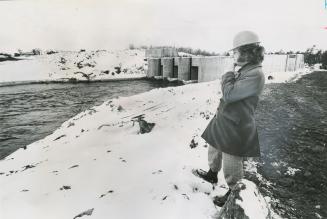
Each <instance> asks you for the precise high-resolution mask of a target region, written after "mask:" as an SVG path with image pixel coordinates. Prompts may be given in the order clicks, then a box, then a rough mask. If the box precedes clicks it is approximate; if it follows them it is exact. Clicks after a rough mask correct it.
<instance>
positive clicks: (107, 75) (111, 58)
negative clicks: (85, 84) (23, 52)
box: [0, 50, 147, 82]
mask: <svg viewBox="0 0 327 219" xmlns="http://www.w3.org/2000/svg"><path fill="white" fill-rule="evenodd" d="M144 57H145V51H144V50H121V51H115V52H111V51H105V50H100V51H85V52H69V51H63V52H58V53H55V54H51V55H39V56H29V57H25V58H24V57H19V58H24V60H20V61H5V62H0V82H13V81H16V82H17V81H49V80H50V81H53V80H60V81H62V80H68V79H71V80H72V79H73V80H110V79H123V78H141V77H145V76H146V68H147V63H146V61H144Z"/></svg>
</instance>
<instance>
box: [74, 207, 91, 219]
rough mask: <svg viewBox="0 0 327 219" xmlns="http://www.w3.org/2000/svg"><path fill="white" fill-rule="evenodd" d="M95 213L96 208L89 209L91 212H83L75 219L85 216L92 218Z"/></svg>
mask: <svg viewBox="0 0 327 219" xmlns="http://www.w3.org/2000/svg"><path fill="white" fill-rule="evenodd" d="M93 211H94V208H91V209H89V210H86V211H83V212H82V213H80V214H78V215H76V216H75V217H74V218H73V219H76V218H78V217H83V216H85V215H87V216H91V215H92V213H93Z"/></svg>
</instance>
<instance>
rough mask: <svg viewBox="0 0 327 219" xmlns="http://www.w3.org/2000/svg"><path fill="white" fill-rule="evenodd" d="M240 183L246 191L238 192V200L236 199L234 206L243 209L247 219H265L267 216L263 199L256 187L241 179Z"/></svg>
mask: <svg viewBox="0 0 327 219" xmlns="http://www.w3.org/2000/svg"><path fill="white" fill-rule="evenodd" d="M241 182H242V183H243V184H244V185H245V186H246V189H244V190H241V191H240V198H241V199H236V204H238V205H239V206H241V207H242V208H243V209H244V214H245V215H247V216H248V218H256V219H259V218H267V215H268V214H269V212H268V209H267V207H266V204H265V203H266V201H265V199H264V198H263V197H262V196H261V195H260V194H259V191H258V189H257V187H256V185H255V184H254V183H253V182H251V181H248V180H245V179H242V180H241Z"/></svg>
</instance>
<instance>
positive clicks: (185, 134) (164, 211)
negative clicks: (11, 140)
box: [0, 54, 291, 219]
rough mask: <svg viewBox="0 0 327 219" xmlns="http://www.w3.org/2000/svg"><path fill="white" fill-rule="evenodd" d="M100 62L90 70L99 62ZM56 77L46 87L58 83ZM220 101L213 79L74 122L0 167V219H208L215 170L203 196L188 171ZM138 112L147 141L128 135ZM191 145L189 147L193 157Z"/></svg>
mask: <svg viewBox="0 0 327 219" xmlns="http://www.w3.org/2000/svg"><path fill="white" fill-rule="evenodd" d="M75 55H76V54H67V57H68V56H73V57H75ZM57 56H59V55H57ZM60 56H61V55H60ZM108 56H109V55H108ZM103 57H104V56H103ZM111 57H112V58H113V59H115V56H111ZM67 59H68V58H67ZM101 59H102V58H100V57H99V59H97V63H99V66H101V64H100V63H102V64H103V65H105V63H106V61H105V60H107V59H106V58H103V60H102V62H101V61H100V60H101ZM117 59H118V58H117ZM40 60H43V59H40ZM40 60H36V59H33V60H30V61H26V62H28V63H29V64H31V63H41V61H40ZM44 60H46V61H45V62H44V63H45V64H44V65H48V64H49V62H48V61H49V60H48V59H47V58H44ZM53 60H54V61H53V62H54V63H56V60H58V59H53ZM21 62H23V61H21ZM135 62H138V61H135ZM19 65H22V64H19ZM35 65H38V64H35ZM50 65H51V64H50ZM124 65H127V64H126V63H124ZM128 65H129V66H132V67H133V66H134V62H133V61H131V62H130V63H129V64H128ZM12 67H13V68H14V64H12ZM38 67H40V66H38ZM108 68H109V67H108ZM99 69H104V67H101V68H100V67H99ZM57 73H58V75H55V76H54V77H55V78H60V77H62V75H60V74H61V73H60V72H57ZM287 75H291V74H287ZM279 76H280V74H276V79H275V80H279V79H278V77H279ZM41 77H43V75H35V78H41ZM45 78H47V76H46V77H45ZM283 78H284V75H283ZM2 79H3V78H2ZM283 80H284V79H283ZM220 97H221V92H220V81H219V80H216V81H211V82H206V83H198V84H188V85H185V86H180V87H168V88H158V89H153V90H151V91H149V92H146V93H143V94H138V95H134V96H131V97H120V98H116V99H112V100H108V101H106V102H104V103H103V104H102V105H100V106H95V107H92V108H91V109H89V110H87V111H85V112H81V113H79V114H78V115H76V116H75V117H73V118H71V119H69V120H68V121H66V122H64V123H63V124H62V126H61V127H60V128H59V129H57V130H56V131H54V133H53V134H51V135H49V136H47V137H46V138H44V139H42V140H40V141H37V142H34V143H32V144H30V145H28V146H27V149H26V150H24V149H19V150H17V151H16V152H15V153H13V154H11V155H9V156H8V157H6V158H5V159H4V160H1V161H0V187H1V190H0V218H3V219H20V218H25V219H44V218H47V219H52V218H53V219H57V218H61V219H65V218H74V217H75V216H77V215H79V214H81V213H83V212H91V209H94V210H93V212H92V215H90V216H87V218H90V219H92V218H97V219H101V218H115V219H122V218H142V219H147V218H149V219H150V218H151V219H153V218H156V219H160V218H165V219H166V218H189V219H192V218H194V219H195V218H196V219H201V218H203V219H204V218H211V217H212V216H213V215H215V213H216V212H217V211H219V208H218V207H216V206H214V204H213V202H212V198H213V196H214V195H218V194H224V193H225V192H226V191H227V185H226V182H225V180H224V178H223V174H222V171H220V173H219V176H218V177H219V184H218V185H217V186H216V187H215V188H213V187H212V186H211V184H209V183H206V182H204V181H203V180H201V179H199V178H198V177H195V176H194V175H193V174H192V173H191V170H192V169H194V168H202V169H205V170H206V169H207V168H208V166H207V145H206V144H205V142H204V140H203V139H201V137H199V136H200V135H201V133H202V131H203V130H204V128H205V127H206V125H207V124H208V122H209V121H210V119H211V118H212V117H213V115H214V113H215V110H216V108H217V106H218V104H219V98H220ZM143 113H144V114H145V120H146V121H148V122H153V123H155V124H156V125H155V126H154V128H153V130H152V131H151V132H150V133H146V134H138V130H139V127H138V125H137V124H135V125H134V126H133V124H132V122H131V121H130V120H131V118H132V117H133V116H136V115H139V114H143ZM192 139H194V140H195V142H197V143H198V146H197V147H195V148H193V149H191V148H190V147H189V144H190V142H191V140H192ZM77 165H78V166H77ZM255 166H256V164H255V163H254V162H252V161H249V162H248V165H247V171H255V172H256V167H255ZM63 186H66V187H65V188H67V189H62V188H63ZM69 187H70V189H68V188H69ZM27 190H28V191H27ZM243 195H244V196H248V195H250V194H247V193H246V192H244V193H243ZM254 209H255V212H252V211H251V212H246V213H247V215H249V216H251V217H250V218H257V217H254V216H253V215H254V214H255V213H256V212H257V213H258V209H257V208H254Z"/></svg>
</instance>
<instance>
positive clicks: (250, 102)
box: [201, 64, 265, 157]
mask: <svg viewBox="0 0 327 219" xmlns="http://www.w3.org/2000/svg"><path fill="white" fill-rule="evenodd" d="M237 73H238V76H235V74H234V72H232V71H230V72H227V73H225V74H224V75H223V76H222V82H221V83H222V87H221V89H222V95H223V96H222V98H221V99H220V104H219V107H218V109H217V112H216V115H215V116H214V117H213V118H212V119H211V121H210V123H209V124H208V126H207V128H206V129H205V131H204V132H203V133H202V135H201V137H202V138H203V139H204V140H206V142H207V143H209V144H210V145H211V146H213V147H215V148H217V149H218V150H220V151H222V152H224V153H227V154H231V155H236V156H241V157H258V156H260V146H259V140H258V133H257V127H256V124H255V120H254V111H255V109H256V107H257V104H258V101H259V94H260V93H261V92H262V90H263V87H264V84H265V76H264V74H263V72H262V65H261V64H246V65H244V66H243V67H242V68H241V69H240V70H239V71H238V72H237Z"/></svg>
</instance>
